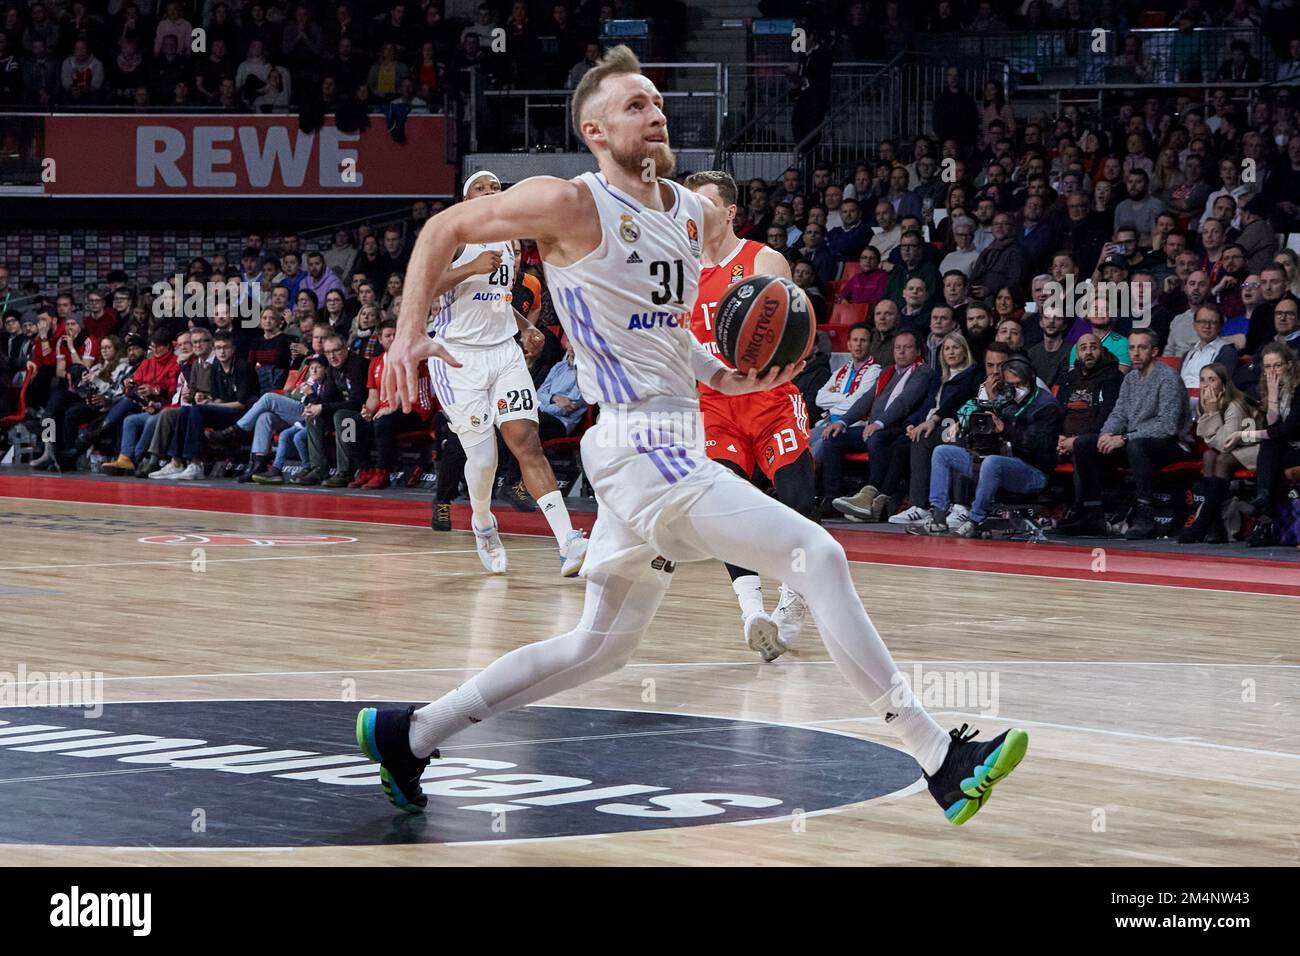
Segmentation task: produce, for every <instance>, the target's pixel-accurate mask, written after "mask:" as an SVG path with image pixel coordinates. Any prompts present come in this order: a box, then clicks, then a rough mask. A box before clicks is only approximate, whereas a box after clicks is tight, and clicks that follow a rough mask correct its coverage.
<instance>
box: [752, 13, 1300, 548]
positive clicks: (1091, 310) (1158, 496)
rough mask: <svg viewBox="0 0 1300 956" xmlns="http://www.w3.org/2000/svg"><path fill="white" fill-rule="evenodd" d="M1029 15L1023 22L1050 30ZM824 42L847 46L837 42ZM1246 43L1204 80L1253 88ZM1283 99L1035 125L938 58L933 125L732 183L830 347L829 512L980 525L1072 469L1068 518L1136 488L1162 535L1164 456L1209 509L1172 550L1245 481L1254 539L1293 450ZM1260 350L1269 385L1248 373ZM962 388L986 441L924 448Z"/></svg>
mask: <svg viewBox="0 0 1300 956" xmlns="http://www.w3.org/2000/svg"><path fill="white" fill-rule="evenodd" d="M858 6H859V5H858V4H850V5H848V7H849V9H850V11H852V10H854V9H855V8H857V7H858ZM941 6H943V7H946V8H949V9H952V7H950V5H949V4H946V3H945V4H942V5H941ZM1043 6H1044V5H1042V4H1038V3H1033V4H1028V5H1026V6H1024V7H1021V8H1020V11H1019V14H1017V16H1018V17H1024V16H1030V17H1034V18H1039V19H1040V20H1041V18H1043V17H1044V16H1045V15H1047V19H1048V20H1049V21H1051V20H1053V17H1052V16H1051V15H1048V14H1045V11H1044V9H1042V8H1043ZM1273 6H1274V5H1272V4H1270V5H1268V7H1267V9H1268V10H1269V11H1272V10H1273ZM987 7H988V5H987V4H981V5H980V9H979V11H978V12H977V13H976V14H975V16H976V19H977V20H978V19H987V18H986V17H985V16H984V14H985V13H986V12H987V11H986V10H985V9H984V8H987ZM1067 7H1068V8H1073V7H1074V4H1073V3H1071V4H1068V5H1064V6H1062V7H1061V8H1060V10H1061V12H1062V13H1063V14H1064V13H1067V12H1068V11H1067ZM1188 9H1192V10H1193V12H1195V13H1197V16H1196V17H1195V21H1196V24H1197V25H1209V24H1210V23H1214V24H1219V23H1227V25H1229V26H1232V27H1234V28H1246V27H1248V26H1249V24H1247V23H1246V22H1245V21H1251V23H1253V24H1254V26H1255V27H1257V26H1258V23H1259V16H1258V14H1259V11H1258V10H1257V8H1256V7H1254V6H1253V5H1251V4H1248V3H1245V2H1239V3H1236V4H1234V5H1233V6H1232V9H1231V10H1228V9H1226V8H1225V9H1222V10H1211V11H1208V12H1207V13H1206V14H1205V15H1204V16H1202V14H1201V13H1200V5H1199V4H1191V5H1189V7H1188ZM885 10H886V11H890V10H893V11H894V12H895V13H896V5H895V4H893V3H887V4H885ZM1035 10H1036V12H1034V11H1035ZM1171 12H1173V11H1171ZM1274 12H1275V11H1274ZM890 15H891V14H889V13H887V16H886V19H888V17H889V16H890ZM1225 18H1226V19H1225ZM1013 19H1014V18H1013ZM1175 19H1178V18H1177V17H1176V18H1175ZM1203 21H1204V22H1203ZM960 22H965V21H964V20H963V21H960ZM1008 22H1011V21H1008ZM1015 22H1016V23H1019V21H1018V20H1015ZM944 29H947V27H944ZM1298 31H1300V21H1294V20H1292V21H1288V22H1286V23H1285V24H1284V27H1283V31H1282V35H1281V36H1280V37H1279V36H1272V37H1270V38H1269V40H1271V41H1272V42H1275V43H1277V42H1279V41H1280V42H1281V46H1282V48H1283V49H1285V50H1288V51H1289V53H1290V57H1289V59H1287V58H1286V57H1283V58H1281V59H1280V62H1282V63H1283V66H1284V68H1286V64H1287V63H1289V62H1290V61H1291V60H1296V59H1297V53H1300V50H1297V49H1291V46H1292V44H1291V40H1292V38H1293V37H1294V36H1295V35H1296V34H1297V32H1298ZM839 32H840V41H839V42H840V46H841V47H843V44H844V43H845V42H848V41H846V39H845V38H846V37H848V40H851V38H852V31H849V32H848V33H847V34H846V33H845V31H844V30H840V31H839ZM1295 45H1296V46H1298V47H1300V44H1295ZM1241 52H1242V48H1241V46H1238V47H1237V48H1236V49H1235V50H1234V52H1233V57H1232V59H1231V60H1230V61H1229V62H1227V63H1225V65H1224V69H1223V70H1220V71H1219V72H1220V77H1219V78H1220V79H1225V80H1242V79H1246V77H1245V76H1244V75H1239V74H1241V71H1240V70H1239V69H1237V68H1236V67H1235V66H1233V64H1234V63H1236V62H1237V61H1238V60H1240V58H1241V57H1240V54H1241ZM1288 75H1289V74H1288ZM1258 78H1259V76H1258V73H1257V72H1256V73H1254V74H1252V75H1251V76H1250V77H1249V79H1252V80H1253V79H1258ZM1297 96H1300V89H1297V88H1295V87H1288V86H1286V85H1272V86H1260V87H1257V88H1255V89H1253V90H1244V89H1242V88H1236V89H1226V88H1225V89H1220V90H1214V91H1212V93H1211V94H1210V95H1208V96H1204V97H1193V96H1191V95H1187V91H1171V92H1170V93H1169V94H1166V95H1164V96H1160V95H1154V94H1148V93H1147V92H1146V91H1140V92H1138V93H1137V95H1136V96H1134V97H1132V98H1130V99H1128V100H1127V101H1126V102H1123V103H1120V104H1117V105H1116V106H1115V107H1114V108H1113V109H1110V110H1108V111H1106V112H1104V113H1098V112H1096V111H1091V112H1090V111H1088V110H1085V109H1081V108H1080V107H1078V106H1074V105H1069V106H1066V107H1064V108H1063V109H1062V110H1061V112H1060V113H1059V114H1055V113H1049V112H1041V113H1039V112H1034V111H1031V110H1025V109H1019V110H1018V109H1016V104H1015V103H1014V102H1010V101H1008V98H1007V96H1006V95H1005V91H1004V90H1003V89H1002V88H1001V87H1000V86H999V85H998V84H995V83H994V84H989V85H988V86H986V87H985V88H984V89H981V90H965V89H963V88H962V86H961V81H960V73H959V71H958V70H956V69H949V70H948V71H947V73H946V75H945V88H944V90H943V91H942V92H941V93H939V94H938V96H937V97H936V99H935V101H934V103H933V104H932V113H931V115H932V116H933V124H934V128H932V129H930V130H927V131H924V132H921V133H920V135H916V136H914V137H910V138H908V139H905V140H903V139H900V140H897V141H895V140H885V141H883V142H880V143H879V144H878V148H877V149H876V151H875V154H874V155H871V156H864V157H861V159H860V161H859V162H858V163H856V164H855V165H854V166H853V167H852V168H848V167H842V168H836V167H833V166H831V165H830V164H828V163H817V162H815V158H816V153H815V152H814V154H813V157H812V159H813V161H811V162H810V164H809V166H808V167H806V168H804V169H799V168H791V169H789V170H787V171H786V172H785V173H784V175H783V176H782V177H781V180H780V182H779V183H777V184H775V185H773V184H769V183H766V182H764V181H762V180H758V179H755V180H752V181H751V182H749V183H748V184H747V187H748V188H747V196H746V198H745V199H744V201H743V202H742V206H741V208H740V209H739V211H738V215H737V220H736V221H737V228H738V231H739V232H740V233H741V234H742V235H744V236H745V237H746V238H750V239H753V240H756V241H760V242H766V243H767V244H768V245H769V246H771V247H772V248H774V249H776V250H777V251H779V252H781V253H782V254H783V255H785V256H786V257H787V258H788V259H789V260H790V261H791V263H792V267H793V275H794V277H795V281H796V282H797V283H798V284H799V285H801V286H802V287H804V289H805V291H806V292H807V293H808V294H809V297H810V299H811V302H812V305H813V308H814V311H815V312H816V313H817V317H818V322H819V324H820V325H822V327H823V328H826V329H829V330H830V331H832V332H834V333H835V334H836V336H837V340H838V341H840V342H842V343H843V345H842V346H841V347H844V348H847V349H848V352H849V362H848V364H847V365H845V366H843V367H842V368H840V369H839V370H838V372H837V373H836V375H835V376H834V377H833V378H831V379H830V380H829V381H828V382H827V384H826V385H825V387H824V388H822V390H821V391H820V392H819V393H815V395H814V403H815V405H816V406H817V407H816V408H815V409H814V413H813V414H814V421H817V422H818V425H817V427H816V429H815V430H814V450H815V455H816V461H817V464H818V481H819V487H820V489H821V492H822V496H823V497H822V506H821V507H822V513H823V515H825V516H830V515H834V514H835V513H836V512H840V513H843V514H846V515H848V516H850V517H852V518H855V519H857V520H863V521H882V520H886V519H888V520H891V521H893V522H894V523H898V524H909V525H912V526H914V527H916V528H918V529H925V528H929V529H930V530H932V531H935V532H941V531H945V530H951V531H959V532H960V533H962V534H965V535H976V534H980V533H983V532H984V531H985V521H986V519H987V518H988V517H989V515H988V507H989V505H990V502H992V500H993V496H994V495H995V493H996V491H997V490H998V489H999V488H1001V489H1002V490H1004V491H1007V492H1012V493H1015V492H1020V493H1028V494H1033V493H1037V492H1046V491H1049V486H1050V485H1051V484H1052V482H1053V477H1054V475H1055V474H1057V473H1058V466H1060V465H1063V464H1068V465H1070V466H1071V467H1070V468H1069V469H1061V470H1060V471H1061V473H1065V472H1069V473H1072V476H1073V477H1072V479H1066V484H1067V485H1068V484H1069V482H1070V481H1071V480H1072V483H1073V486H1074V487H1073V491H1072V493H1071V492H1070V491H1069V489H1068V488H1067V489H1064V492H1065V496H1066V500H1067V501H1069V502H1070V503H1071V504H1072V510H1071V512H1070V513H1069V514H1067V515H1066V519H1065V520H1064V522H1063V523H1062V530H1063V531H1064V532H1066V533H1077V534H1106V533H1107V532H1108V530H1109V529H1111V528H1113V527H1115V524H1116V521H1115V518H1116V513H1115V511H1114V509H1113V508H1112V507H1110V505H1111V503H1110V502H1107V501H1105V500H1104V497H1105V496H1104V495H1103V493H1102V492H1103V489H1106V490H1107V491H1109V490H1112V489H1114V490H1119V489H1131V491H1129V492H1126V493H1127V494H1128V495H1129V497H1128V500H1129V501H1130V502H1131V501H1136V503H1137V506H1136V508H1134V509H1132V511H1131V513H1130V514H1129V515H1128V522H1127V528H1126V535H1127V536H1128V537H1130V538H1150V537H1155V536H1157V535H1160V534H1163V533H1169V532H1172V533H1173V534H1175V535H1178V534H1180V531H1179V529H1178V528H1176V527H1175V528H1170V527H1169V526H1168V525H1167V524H1166V523H1164V522H1163V521H1162V513H1163V517H1164V518H1168V512H1170V511H1176V510H1177V509H1176V508H1169V507H1166V506H1167V505H1168V504H1169V495H1168V493H1167V488H1166V485H1167V482H1166V479H1167V478H1170V477H1171V476H1170V470H1169V469H1168V468H1166V466H1168V465H1170V464H1179V463H1185V462H1191V461H1195V460H1197V459H1201V458H1204V462H1203V468H1202V474H1201V480H1200V481H1199V482H1197V484H1196V488H1195V490H1196V501H1198V502H1199V501H1204V502H1205V503H1206V504H1205V506H1204V507H1202V508H1201V509H1200V512H1201V513H1202V514H1203V515H1204V516H1205V519H1204V520H1200V519H1198V520H1197V521H1196V522H1195V523H1193V524H1192V525H1191V526H1190V527H1189V528H1188V529H1186V532H1184V533H1182V537H1183V539H1184V540H1186V541H1189V542H1190V541H1201V540H1205V539H1206V538H1207V537H1208V539H1209V540H1211V541H1215V540H1223V538H1224V535H1225V530H1224V528H1223V526H1222V522H1221V521H1219V520H1218V518H1217V515H1218V514H1219V512H1220V510H1221V508H1222V506H1223V505H1224V504H1225V502H1226V501H1227V499H1228V497H1229V495H1228V490H1229V486H1230V482H1231V481H1232V480H1233V478H1234V475H1235V476H1238V480H1239V477H1240V476H1241V475H1242V474H1244V473H1245V472H1249V471H1257V472H1258V473H1259V474H1258V481H1257V484H1256V492H1255V494H1254V499H1253V504H1254V506H1255V507H1254V513H1255V514H1256V515H1258V516H1259V518H1260V520H1259V522H1258V524H1257V525H1256V526H1255V531H1254V533H1253V534H1252V535H1251V541H1252V543H1255V544H1268V543H1271V542H1272V541H1273V540H1274V538H1275V537H1276V528H1275V527H1274V523H1273V522H1271V521H1270V520H1269V519H1270V517H1273V516H1274V515H1275V512H1276V509H1277V507H1279V505H1280V504H1281V499H1282V495H1283V494H1284V491H1285V485H1286V482H1285V474H1286V470H1287V469H1288V468H1291V467H1293V466H1295V465H1297V464H1300V413H1296V414H1293V413H1292V408H1294V407H1295V406H1296V405H1297V403H1300V398H1296V397H1295V395H1294V392H1295V384H1296V381H1297V377H1298V375H1300V372H1298V371H1297V366H1296V359H1295V350H1296V348H1297V347H1298V346H1300V327H1297V325H1296V323H1295V321H1294V320H1293V319H1292V318H1291V316H1292V314H1293V313H1294V312H1295V309H1296V302H1297V298H1296V297H1297V295H1300V270H1298V269H1297V262H1298V259H1297V254H1296V251H1295V249H1294V248H1289V247H1288V246H1287V237H1288V235H1289V234H1300V128H1298V127H1300V116H1298V115H1297V112H1296V107H1297V105H1300V104H1297V103H1296V97H1297ZM1118 290H1122V293H1123V294H1122V295H1121V296H1120V297H1119V298H1118V299H1117V300H1116V299H1115V298H1111V297H1109V293H1111V292H1115V291H1118ZM1082 292H1092V293H1096V296H1095V297H1090V298H1088V299H1083V298H1080V293H1082ZM1053 293H1056V294H1055V295H1053ZM1003 348H1005V349H1006V350H1007V351H1005V352H1004V351H1003ZM959 356H965V358H964V359H959V358H958V357H959ZM950 358H951V359H952V360H953V361H952V362H951V363H950V362H949V359H950ZM1022 359H1023V363H1024V364H1022V363H1021V362H1020V361H1019V360H1022ZM1008 363H1010V364H1008ZM1270 363H1271V365H1273V366H1276V368H1275V369H1274V371H1273V372H1271V373H1268V374H1271V375H1273V376H1274V380H1275V384H1274V385H1273V386H1270V385H1269V384H1267V383H1265V384H1263V385H1261V383H1262V382H1263V381H1264V377H1265V374H1266V371H1265V370H1266V368H1267V367H1269V364H1270ZM972 368H973V369H978V370H981V371H983V372H984V373H985V374H984V375H983V376H982V377H981V376H977V375H976V374H973V373H971V371H970V369H972ZM1008 369H1009V371H1008ZM1120 376H1122V378H1121V377H1120ZM977 378H978V379H979V380H978V381H977V380H976V379H977ZM1261 387H1262V388H1265V389H1268V388H1270V387H1272V389H1273V390H1272V391H1271V392H1269V395H1270V396H1276V401H1275V402H1274V403H1273V404H1272V406H1271V407H1265V401H1264V399H1263V398H1261V393H1260V389H1261ZM1203 388H1208V389H1209V394H1210V399H1209V401H1208V403H1207V404H1206V406H1205V409H1206V415H1205V416H1202V415H1201V410H1200V409H1201V406H1200V401H1199V398H1200V392H1201V389H1203ZM1022 392H1023V394H1022ZM1044 396H1048V397H1051V396H1055V397H1054V398H1051V402H1050V404H1051V405H1052V406H1053V408H1054V409H1055V411H1049V410H1048V409H1047V405H1048V401H1047V399H1046V398H1044ZM853 399H856V400H853ZM976 402H987V403H988V404H989V405H992V406H996V407H997V408H996V412H995V414H994V426H993V427H995V430H996V432H997V433H998V434H999V435H1000V436H1003V439H1002V442H1001V443H1000V445H999V444H998V443H996V442H995V443H993V444H994V445H995V446H997V447H998V448H999V450H1000V451H1001V452H1003V453H1005V454H991V455H990V454H980V453H976V454H974V455H970V454H969V453H968V451H967V450H966V449H964V448H963V449H958V448H956V447H955V446H954V447H951V448H949V449H948V450H943V448H942V446H943V445H951V444H952V443H953V442H954V441H957V440H958V435H959V434H960V433H961V432H962V431H963V430H964V429H965V427H966V426H965V422H966V421H967V419H968V418H969V417H970V412H971V409H970V408H965V409H964V408H963V406H966V405H967V403H976ZM882 403H883V406H882ZM1008 409H1009V410H1010V411H1007V410H1008ZM1004 411H1006V414H1005V415H1004V414H1003V412H1004ZM1008 416H1010V417H1008ZM976 417H979V416H978V415H977V416H976ZM1243 421H1244V422H1246V423H1247V427H1242V422H1243ZM1031 425H1032V427H1031ZM1250 425H1254V426H1263V427H1249V426H1250ZM945 426H948V427H945ZM1234 426H1235V427H1234ZM1049 432H1051V434H1049ZM909 446H910V447H909ZM958 450H960V451H961V453H962V454H963V455H967V458H965V459H962V461H961V462H959V461H958V459H957V458H956V457H954V456H955V455H957V452H958ZM862 452H866V454H867V465H866V467H867V470H868V480H867V484H866V485H865V486H862V487H861V488H860V489H859V490H858V492H857V493H856V494H849V493H848V492H850V491H852V489H849V488H844V487H842V486H841V483H840V482H841V476H843V475H844V474H845V473H846V462H847V461H849V460H850V459H851V458H852V456H858V457H860V453H862ZM936 456H937V457H936ZM1003 457H1006V458H1008V459H1010V460H1014V461H1016V462H1017V463H1018V464H1016V465H1012V464H1010V461H1005V462H1004V461H1002V460H1001V459H1002V458H1003ZM1211 459H1213V460H1211ZM989 461H992V467H987V468H986V467H982V466H980V465H979V464H978V463H979V462H985V463H987V462H989ZM940 462H942V464H943V467H942V468H939V467H936V465H937V464H939V463H940ZM968 462H974V463H976V464H975V468H976V469H977V470H978V472H979V475H982V476H983V481H982V482H981V481H980V480H979V479H977V478H975V477H972V479H971V481H970V482H969V484H971V485H973V486H975V487H974V488H973V490H971V491H969V492H968V494H967V497H968V499H972V498H973V499H974V500H973V501H972V502H971V503H970V504H969V505H962V504H957V505H954V504H953V503H952V501H951V500H950V494H949V487H948V485H949V479H950V477H951V476H953V475H954V474H958V475H969V474H971V472H972V469H971V467H970V464H969V463H968ZM1022 466H1025V467H1022ZM1026 467H1027V468H1028V469H1029V470H1028V471H1026V470H1025V468H1026ZM1181 473H1182V474H1186V472H1181ZM958 484H960V482H959V483H958ZM940 486H942V487H940ZM1185 490H1186V489H1185V487H1184V488H1183V489H1180V491H1179V496H1180V497H1181V493H1182V492H1183V491H1185ZM976 505H978V507H977V506H976ZM1126 510H1127V509H1126ZM1247 511H1248V512H1249V509H1247ZM1211 515H1214V516H1216V517H1215V518H1214V519H1213V520H1211ZM1108 518H1109V520H1108Z"/></svg>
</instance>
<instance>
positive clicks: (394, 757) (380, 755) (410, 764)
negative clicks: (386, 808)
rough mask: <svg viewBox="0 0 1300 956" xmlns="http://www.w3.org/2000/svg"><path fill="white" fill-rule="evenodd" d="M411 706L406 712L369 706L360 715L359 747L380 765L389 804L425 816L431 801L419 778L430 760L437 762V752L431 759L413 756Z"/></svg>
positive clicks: (358, 729)
mask: <svg viewBox="0 0 1300 956" xmlns="http://www.w3.org/2000/svg"><path fill="white" fill-rule="evenodd" d="M413 713H415V705H414V704H412V705H411V706H410V707H407V708H406V709H405V710H402V709H399V708H397V707H390V708H386V709H384V710H379V709H378V708H376V707H366V708H363V709H362V710H361V712H360V713H358V714H357V744H358V745H359V746H360V747H361V752H362V753H364V754H365V755H366V756H367V757H369V758H370V759H371V760H374V761H376V762H378V764H379V779H380V780H381V781H382V782H383V786H384V793H385V794H387V795H388V801H389V803H391V804H392V805H393V806H395V807H397V808H398V809H400V810H405V811H406V812H407V813H423V812H424V808H425V806H427V805H428V803H429V798H428V797H426V796H425V795H424V791H423V790H421V789H420V775H421V774H422V773H424V768H425V767H427V766H429V761H430V760H434V759H437V757H438V756H439V754H438V751H436V750H435V751H434V752H433V753H432V754H430V755H429V756H428V757H417V756H415V754H413V753H411V743H410V731H411V715H412V714H413Z"/></svg>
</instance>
